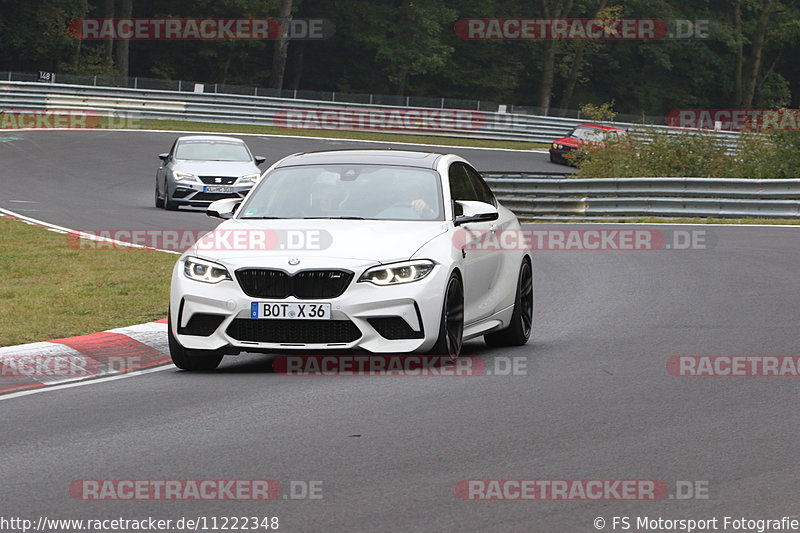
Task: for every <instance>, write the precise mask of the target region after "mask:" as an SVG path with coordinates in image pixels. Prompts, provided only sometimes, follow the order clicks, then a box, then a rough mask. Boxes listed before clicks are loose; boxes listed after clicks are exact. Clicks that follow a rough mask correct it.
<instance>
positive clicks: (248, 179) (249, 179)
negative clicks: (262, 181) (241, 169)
mask: <svg viewBox="0 0 800 533" xmlns="http://www.w3.org/2000/svg"><path fill="white" fill-rule="evenodd" d="M260 177H261V174H248V175H246V176H242V177H240V178H239V181H240V182H242V183H255V182H257V181H258V178H260Z"/></svg>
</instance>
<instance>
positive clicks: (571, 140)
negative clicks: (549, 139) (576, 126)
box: [553, 137, 588, 146]
mask: <svg viewBox="0 0 800 533" xmlns="http://www.w3.org/2000/svg"><path fill="white" fill-rule="evenodd" d="M553 142H554V143H555V144H563V145H564V146H580V145H581V144H584V143H586V142H588V141H583V140H581V139H578V138H576V137H561V138H560V139H556V140H555V141H553Z"/></svg>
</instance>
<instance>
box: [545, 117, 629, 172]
mask: <svg viewBox="0 0 800 533" xmlns="http://www.w3.org/2000/svg"><path fill="white" fill-rule="evenodd" d="M625 139H628V132H627V131H626V130H624V129H622V128H614V127H611V126H600V125H597V124H580V125H578V126H576V127H575V128H574V129H573V130H572V131H570V132H569V133H567V134H566V135H565V136H563V137H561V138H560V139H556V140H555V141H553V144H552V146H550V161H552V162H553V163H561V164H563V165H572V164H574V158H569V157H565V156H566V155H567V154H571V153H574V152H576V151H577V150H578V149H580V148H583V149H584V150H586V149H587V148H591V147H593V146H604V145H605V143H606V142H619V141H621V140H625Z"/></svg>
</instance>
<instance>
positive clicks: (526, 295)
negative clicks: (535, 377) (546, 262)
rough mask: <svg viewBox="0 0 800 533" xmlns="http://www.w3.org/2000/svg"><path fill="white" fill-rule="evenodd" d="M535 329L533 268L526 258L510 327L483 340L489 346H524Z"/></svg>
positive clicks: (488, 334) (521, 269) (522, 267)
mask: <svg viewBox="0 0 800 533" xmlns="http://www.w3.org/2000/svg"><path fill="white" fill-rule="evenodd" d="M532 328H533V268H532V267H531V262H530V261H529V260H528V259H527V258H525V259H524V260H523V261H522V266H521V267H520V269H519V277H518V279H517V294H516V297H515V298H514V312H513V313H512V314H511V323H510V324H509V325H508V327H506V328H504V329H501V330H500V331H495V332H492V333H487V334H486V335H484V336H483V340H484V341H486V344H488V345H489V346H522V345H523V344H525V343H526V342H528V339H529V338H530V336H531V329H532Z"/></svg>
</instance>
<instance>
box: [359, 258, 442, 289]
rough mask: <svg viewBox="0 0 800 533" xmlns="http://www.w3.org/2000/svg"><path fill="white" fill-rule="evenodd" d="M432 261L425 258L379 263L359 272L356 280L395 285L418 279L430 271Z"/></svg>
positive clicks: (432, 265) (432, 264)
mask: <svg viewBox="0 0 800 533" xmlns="http://www.w3.org/2000/svg"><path fill="white" fill-rule="evenodd" d="M433 267H434V262H433V261H429V260H427V259H420V260H416V261H403V262H402V263H392V264H390V265H380V266H376V267H372V268H370V269H368V270H367V271H366V272H364V273H363V274H361V277H360V278H358V281H368V282H370V283H372V284H374V285H397V284H399V283H411V282H412V281H419V280H421V279H422V278H424V277H425V276H427V275H428V274H430V273H431V271H432V270H433Z"/></svg>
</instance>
